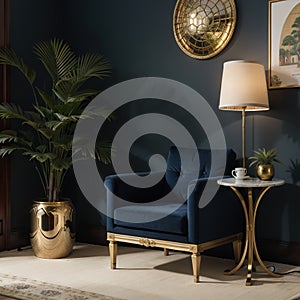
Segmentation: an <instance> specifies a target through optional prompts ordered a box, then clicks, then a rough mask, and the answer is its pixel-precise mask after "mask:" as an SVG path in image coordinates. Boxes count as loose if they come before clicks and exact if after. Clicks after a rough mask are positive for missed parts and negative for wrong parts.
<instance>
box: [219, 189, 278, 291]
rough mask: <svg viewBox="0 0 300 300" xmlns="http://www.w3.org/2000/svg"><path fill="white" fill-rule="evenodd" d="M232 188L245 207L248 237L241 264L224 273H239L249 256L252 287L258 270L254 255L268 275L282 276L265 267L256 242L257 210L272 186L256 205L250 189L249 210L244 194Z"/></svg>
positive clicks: (264, 190)
mask: <svg viewBox="0 0 300 300" xmlns="http://www.w3.org/2000/svg"><path fill="white" fill-rule="evenodd" d="M230 188H231V189H232V190H233V191H234V192H235V194H236V195H237V196H238V199H239V200H240V202H241V204H242V207H243V211H244V214H245V222H246V237H245V247H244V251H243V255H242V257H241V260H240V262H239V263H238V264H237V265H236V266H235V267H234V268H233V269H232V270H226V271H225V272H224V273H225V274H226V275H232V274H234V273H235V272H236V271H238V270H239V269H240V268H241V267H242V266H243V264H244V261H245V259H246V255H247V254H248V264H247V279H246V286H250V285H252V282H251V280H252V271H255V269H256V268H255V267H254V264H253V259H254V255H255V257H256V259H257V261H258V263H259V264H260V266H261V267H262V269H263V270H264V271H265V272H266V273H268V274H269V275H271V276H273V277H280V276H281V275H279V274H277V273H273V272H271V271H270V270H269V269H268V268H267V267H266V266H265V264H264V263H263V261H262V260H261V258H260V256H259V253H258V250H257V246H256V240H255V220H256V214H257V209H258V206H259V204H260V202H261V200H262V198H263V196H264V195H265V193H266V192H267V191H268V190H269V189H270V188H271V186H268V187H265V188H263V189H262V190H261V192H260V194H259V196H258V198H257V200H256V201H255V204H254V201H253V189H252V187H248V208H247V205H246V202H245V199H244V197H243V196H242V194H241V193H240V191H239V190H238V189H237V188H235V187H233V186H230Z"/></svg>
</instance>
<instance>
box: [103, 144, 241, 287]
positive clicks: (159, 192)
mask: <svg viewBox="0 0 300 300" xmlns="http://www.w3.org/2000/svg"><path fill="white" fill-rule="evenodd" d="M218 151H219V155H218ZM222 151H223V150H217V151H215V152H214V164H212V163H211V156H212V155H211V154H212V153H211V150H208V149H197V150H192V149H180V151H179V150H178V149H177V148H176V147H171V149H170V151H169V154H168V159H167V169H166V172H165V174H160V173H154V174H151V175H150V178H149V180H152V179H153V177H157V178H160V180H159V182H158V183H157V184H155V185H154V186H151V187H149V188H141V187H132V186H130V185H129V184H127V182H128V180H129V179H130V177H131V176H136V174H135V175H133V174H124V175H111V176H108V177H107V178H106V179H105V186H106V189H107V216H108V217H107V240H108V241H109V250H110V259H111V268H112V269H115V268H116V259H117V242H125V243H131V244H137V245H142V246H146V247H157V248H163V249H164V253H165V255H167V254H168V251H169V249H172V250H179V251H186V252H189V253H191V258H192V266H193V276H194V281H195V282H199V274H200V262H201V253H202V252H203V251H205V250H208V249H211V248H214V247H218V246H221V245H224V244H226V243H233V250H234V256H235V260H236V262H237V261H238V260H239V257H240V252H241V244H242V232H243V224H244V217H243V216H244V214H243V211H242V207H241V205H240V203H239V201H238V200H237V199H236V197H235V195H234V193H233V192H232V191H231V189H228V188H226V187H220V186H218V185H217V179H219V178H222V177H224V176H231V175H230V174H231V170H232V169H233V168H234V167H235V164H236V154H235V153H234V151H233V150H231V149H228V150H224V151H225V155H224V151H223V152H222ZM179 152H180V153H179ZM182 155H183V156H184V159H183V158H182ZM224 158H225V160H226V162H224ZM183 161H185V162H184V163H183ZM197 162H199V163H200V165H199V164H198V168H196V166H197ZM222 165H223V166H225V168H224V167H222ZM196 169H197V170H196ZM195 172H196V173H195ZM140 175H141V176H143V175H147V174H140ZM151 177H152V178H151ZM179 181H180V184H178V183H179ZM120 199H124V200H120Z"/></svg>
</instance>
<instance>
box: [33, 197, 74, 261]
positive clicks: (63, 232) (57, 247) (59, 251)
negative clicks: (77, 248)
mask: <svg viewBox="0 0 300 300" xmlns="http://www.w3.org/2000/svg"><path fill="white" fill-rule="evenodd" d="M30 221H31V224H30V225H31V230H30V242H31V246H32V249H33V251H34V254H35V255H36V256H37V257H41V258H62V257H66V256H68V255H69V254H70V253H71V252H72V250H73V246H74V243H75V209H74V206H73V204H72V202H71V201H69V200H66V201H65V200H64V201H59V202H44V201H35V202H34V204H33V206H32V209H31V210H30Z"/></svg>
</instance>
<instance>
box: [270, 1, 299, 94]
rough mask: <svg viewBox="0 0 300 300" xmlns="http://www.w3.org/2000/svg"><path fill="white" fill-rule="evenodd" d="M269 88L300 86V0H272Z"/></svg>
mask: <svg viewBox="0 0 300 300" xmlns="http://www.w3.org/2000/svg"><path fill="white" fill-rule="evenodd" d="M268 11H269V32H268V34H269V38H268V48H269V49H268V52H269V54H268V88H269V89H276V88H277V89H278V88H295V87H300V0H269V3H268Z"/></svg>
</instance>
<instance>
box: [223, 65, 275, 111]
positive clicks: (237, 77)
mask: <svg viewBox="0 0 300 300" xmlns="http://www.w3.org/2000/svg"><path fill="white" fill-rule="evenodd" d="M219 109H221V110H245V111H249V110H252V111H259V110H268V109H269V99H268V91H267V83H266V76H265V70H264V66H263V65H261V64H259V63H256V62H250V61H245V60H235V61H228V62H225V63H224V66H223V75H222V84H221V92H220V103H219Z"/></svg>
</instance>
